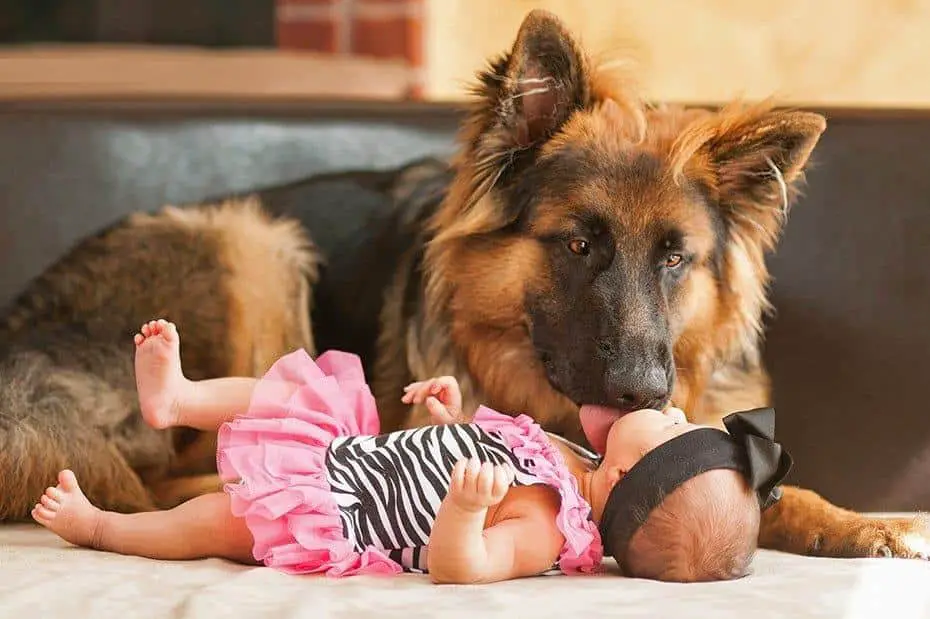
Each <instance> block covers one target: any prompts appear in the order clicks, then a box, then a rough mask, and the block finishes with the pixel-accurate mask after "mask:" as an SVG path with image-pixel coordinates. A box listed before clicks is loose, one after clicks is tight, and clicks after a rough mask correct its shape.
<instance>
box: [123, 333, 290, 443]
mask: <svg viewBox="0 0 930 619" xmlns="http://www.w3.org/2000/svg"><path fill="white" fill-rule="evenodd" d="M135 343H136V386H137V388H138V390H139V404H140V406H141V408H142V416H143V417H144V418H145V420H146V422H147V423H148V424H149V425H151V426H153V427H156V428H170V427H172V426H188V427H191V428H196V429H198V430H207V431H213V430H217V429H218V428H219V427H220V426H221V425H223V423H225V422H227V421H230V420H231V419H233V418H234V417H236V416H237V415H241V414H243V413H244V412H245V411H246V410H247V409H248V407H249V401H250V400H251V398H252V391H253V390H254V389H255V385H256V384H258V380H257V379H255V378H248V377H230V378H216V379H212V380H201V381H191V380H188V379H187V378H186V377H185V376H184V372H183V371H182V370H181V340H180V337H179V336H178V330H177V327H175V325H174V323H171V322H167V321H165V320H153V321H151V322H149V323H146V324H144V325H142V329H141V332H140V333H137V334H136V337H135ZM269 388H271V386H269ZM280 388H281V389H282V391H285V392H286V394H285V395H290V393H292V392H293V390H294V389H295V388H296V385H292V384H290V383H281V385H280Z"/></svg>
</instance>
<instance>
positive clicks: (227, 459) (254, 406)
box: [217, 350, 402, 576]
mask: <svg viewBox="0 0 930 619" xmlns="http://www.w3.org/2000/svg"><path fill="white" fill-rule="evenodd" d="M378 433H379V422H378V412H377V409H376V407H375V401H374V398H373V397H372V395H371V391H370V390H369V389H368V385H366V384H365V376H364V372H363V370H362V365H361V361H360V360H359V358H358V357H357V356H355V355H352V354H349V353H343V352H338V351H330V352H327V353H324V354H323V355H321V356H320V357H319V358H318V359H317V361H316V362H315V363H314V361H313V359H311V358H310V355H308V354H307V353H306V351H304V350H298V351H296V352H293V353H291V354H289V355H286V356H284V357H282V358H281V359H279V360H278V361H277V362H276V363H275V364H274V366H273V367H272V368H271V369H270V370H269V371H268V373H267V374H265V376H264V378H263V379H262V380H260V381H259V382H258V385H257V386H256V388H255V391H254V393H253V395H252V401H251V404H250V406H249V410H248V412H247V413H246V415H244V416H242V417H240V418H237V419H236V420H234V421H231V422H229V423H226V424H224V425H223V427H221V428H220V432H219V439H218V447H217V465H218V468H219V473H220V475H221V476H222V478H223V479H224V480H225V481H227V482H230V483H227V484H226V492H227V493H228V494H229V497H230V501H231V508H232V513H233V515H235V516H237V517H240V518H244V519H245V522H246V526H248V528H249V530H250V531H251V532H252V535H253V537H254V538H255V546H254V548H253V554H254V556H255V559H256V560H258V561H261V562H263V563H264V564H265V565H267V566H269V567H274V568H276V569H279V570H282V571H285V572H289V573H294V574H326V575H329V576H349V575H355V574H397V573H400V572H401V571H402V569H401V566H400V565H398V564H397V563H395V562H394V561H391V560H390V559H389V558H388V557H387V556H386V555H385V554H384V553H383V552H381V551H380V550H378V549H376V548H373V547H369V548H367V549H366V550H364V551H363V552H357V551H356V550H355V549H354V548H353V546H352V544H351V543H350V542H349V541H348V540H346V538H345V536H344V534H343V529H342V520H341V519H340V516H339V508H338V506H337V505H336V503H335V500H334V499H333V496H332V494H331V493H330V488H329V484H328V483H327V481H326V473H325V470H326V469H325V458H326V451H327V449H328V447H329V445H330V443H331V442H332V441H333V439H335V438H337V437H340V436H357V435H360V434H365V435H376V434H378Z"/></svg>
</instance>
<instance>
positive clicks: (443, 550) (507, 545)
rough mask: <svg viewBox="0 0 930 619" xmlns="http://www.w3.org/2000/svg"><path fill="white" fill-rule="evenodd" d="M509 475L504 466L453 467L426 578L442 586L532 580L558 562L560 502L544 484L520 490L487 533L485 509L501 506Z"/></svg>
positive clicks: (474, 463)
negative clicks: (531, 578) (450, 482)
mask: <svg viewBox="0 0 930 619" xmlns="http://www.w3.org/2000/svg"><path fill="white" fill-rule="evenodd" d="M512 479H513V474H512V472H511V471H510V469H509V468H507V467H492V466H491V465H490V464H489V463H485V465H483V466H481V467H480V469H479V467H478V466H477V461H475V460H472V461H465V460H462V461H460V462H458V463H457V464H456V465H455V468H454V469H453V473H452V484H451V486H450V488H449V494H448V495H447V496H446V498H445V500H443V502H442V505H441V506H440V508H439V513H438V514H437V515H436V521H435V522H434V523H433V531H432V534H431V535H430V541H429V554H428V555H427V562H428V568H429V573H430V578H431V579H432V581H433V582H435V583H442V584H473V583H489V582H496V581H500V580H509V579H513V578H521V577H524V576H535V575H537V574H541V573H542V572H545V571H546V570H548V569H549V568H551V567H552V565H553V564H554V563H555V561H556V559H558V556H559V552H560V551H561V549H562V545H563V544H564V543H565V539H564V538H563V537H562V534H561V533H560V532H559V530H558V528H557V526H556V524H555V519H556V515H557V514H558V510H559V499H558V496H556V495H555V493H553V492H551V490H550V489H549V488H547V487H544V486H539V487H537V486H529V487H519V488H514V489H512V490H511V492H513V494H512V495H511V496H510V497H509V498H508V500H507V502H506V503H505V504H504V505H501V506H500V508H499V509H498V510H497V513H496V514H494V521H493V523H492V524H491V526H489V527H488V528H487V529H485V520H486V518H487V514H488V507H490V506H492V505H496V504H498V503H500V502H501V500H502V499H503V497H504V496H505V495H506V494H507V492H508V490H510V483H511V480H512Z"/></svg>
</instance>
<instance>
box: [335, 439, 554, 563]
mask: <svg viewBox="0 0 930 619" xmlns="http://www.w3.org/2000/svg"><path fill="white" fill-rule="evenodd" d="M472 457H477V458H478V459H479V460H481V461H482V462H491V463H493V464H505V463H506V464H510V465H511V466H512V467H513V469H514V473H515V475H514V477H515V480H514V482H515V484H517V485H530V484H534V483H539V481H538V479H537V478H536V477H534V475H533V473H532V471H533V468H534V466H535V463H534V462H532V461H526V462H517V461H516V458H515V457H514V455H513V454H512V452H511V451H510V450H509V449H508V448H507V447H506V445H505V444H504V442H503V441H502V440H501V438H500V437H499V436H498V435H496V434H495V433H493V432H486V431H484V430H482V429H481V428H479V427H478V426H477V425H474V424H448V425H436V426H428V427H425V428H417V429H414V430H403V431H400V432H392V433H390V434H383V435H380V436H347V437H340V438H337V439H335V440H334V441H333V443H332V444H331V445H330V447H329V450H328V451H327V454H326V478H327V481H328V482H329V485H330V488H331V490H332V493H333V496H334V497H335V500H336V504H337V505H338V506H339V509H340V512H341V516H342V525H343V532H344V534H345V537H346V539H348V540H349V541H350V542H351V543H352V544H354V546H355V549H356V550H357V551H359V552H361V551H362V550H364V549H365V548H366V547H368V546H374V547H376V548H380V549H382V550H384V551H386V552H387V554H388V556H389V557H390V558H391V559H392V560H393V561H395V562H396V563H398V564H400V565H401V566H402V567H403V568H404V570H405V571H410V572H426V547H427V544H428V543H429V536H430V532H431V531H432V529H433V521H435V519H436V513H437V511H438V510H439V504H440V503H441V502H442V500H443V498H444V497H445V496H446V494H447V493H448V490H449V482H450V473H451V472H452V467H453V466H454V465H455V463H456V461H458V460H460V459H462V458H472Z"/></svg>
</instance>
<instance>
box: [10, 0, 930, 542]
mask: <svg viewBox="0 0 930 619" xmlns="http://www.w3.org/2000/svg"><path fill="white" fill-rule="evenodd" d="M824 128H825V121H824V119H823V118H822V117H820V116H818V115H816V114H812V113H807V112H797V111H784V110H777V109H774V108H772V107H771V106H769V105H752V106H748V105H736V104H734V105H732V106H728V107H725V108H723V109H721V110H716V111H709V110H699V109H679V108H650V107H648V106H645V105H643V104H642V103H641V102H640V101H639V100H638V99H637V97H636V96H635V92H633V91H631V90H630V89H629V88H627V87H625V86H624V84H623V82H622V81H617V80H614V79H612V78H611V75H610V74H609V73H606V72H602V71H598V70H597V68H596V67H594V66H592V65H591V63H590V62H589V60H588V59H587V58H586V56H585V54H584V52H583V50H582V49H581V48H580V47H579V45H578V44H577V43H576V42H575V40H574V39H573V38H572V36H571V35H570V34H569V33H568V32H567V31H566V30H565V28H564V27H563V26H562V24H561V23H560V22H559V21H558V20H557V19H556V18H555V17H553V16H552V15H550V14H548V13H545V12H542V11H534V12H532V13H530V14H529V15H528V16H527V18H526V20H525V22H524V24H523V26H522V27H521V29H520V32H519V33H518V35H517V38H516V41H515V43H514V46H513V49H512V50H511V52H510V53H508V54H506V55H504V56H502V57H501V58H500V59H498V60H496V61H495V62H493V63H492V65H491V67H490V68H489V69H488V70H487V71H486V72H485V73H483V74H482V76H481V80H480V82H479V85H478V87H477V89H476V98H475V104H474V108H473V109H472V111H471V113H470V115H469V117H468V118H467V120H466V122H465V124H464V126H463V129H462V135H461V151H460V153H459V157H458V158H457V159H456V160H455V162H454V163H453V164H452V165H451V167H450V166H447V165H444V164H442V163H437V162H433V163H423V164H414V165H411V166H408V167H406V168H404V169H402V170H399V171H397V173H396V174H375V175H369V176H364V175H360V176H357V177H353V176H352V175H347V176H346V177H345V179H344V180H345V181H346V182H352V179H356V180H357V182H358V183H359V184H360V185H361V184H364V185H365V187H366V189H367V190H371V191H373V192H375V193H378V194H379V195H381V196H382V197H383V199H384V202H385V205H386V206H387V207H389V208H388V209H387V210H388V211H389V212H390V216H391V218H392V219H391V220H390V223H389V224H387V225H385V226H384V232H385V238H383V239H381V240H380V241H379V242H378V243H372V244H371V248H369V249H367V250H366V249H364V248H361V247H358V248H356V249H357V250H358V251H359V252H362V254H363V253H364V252H365V251H368V252H370V255H369V258H368V264H370V265H380V269H379V268H375V267H374V266H372V268H371V269H361V268H360V269H359V270H358V278H357V281H355V282H354V283H332V282H330V283H328V284H327V282H326V277H325V273H324V275H323V278H322V281H320V282H319V284H317V277H318V276H317V268H316V267H317V252H316V251H315V250H314V248H313V246H312V245H311V244H310V242H309V241H308V239H307V237H306V236H305V235H306V233H307V232H309V234H310V235H313V233H314V230H313V226H312V225H311V224H310V223H309V219H308V218H307V217H305V216H304V215H305V212H304V211H306V210H308V209H312V200H310V199H308V198H307V197H308V196H312V195H313V193H312V191H311V188H312V187H313V186H314V184H315V181H313V180H310V181H307V183H304V184H296V185H294V186H289V187H285V188H276V189H273V190H269V191H266V192H262V193H260V194H259V195H258V198H257V202H260V203H262V204H263V205H264V206H266V207H268V208H269V209H270V210H271V211H272V212H274V213H276V214H287V215H290V216H292V217H294V218H296V219H297V220H300V222H301V223H302V224H303V228H304V230H305V231H307V232H304V231H302V230H301V229H300V227H299V226H297V225H296V224H295V223H294V222H293V221H292V220H288V219H284V220H272V219H270V218H269V217H268V216H266V215H265V214H264V213H262V212H261V211H260V209H259V208H258V206H257V205H256V202H255V201H246V203H235V202H230V203H226V204H222V205H218V206H207V207H199V208H193V209H189V210H176V209H169V210H166V211H164V212H162V213H159V214H157V215H154V216H137V217H134V218H131V219H130V220H128V221H127V222H125V223H123V224H121V225H119V226H117V227H116V228H114V229H112V230H110V231H107V232H106V233H104V234H102V235H101V236H99V237H97V238H94V239H90V240H88V241H86V242H85V243H83V244H82V245H81V246H79V247H78V248H77V249H76V250H74V251H73V252H71V253H70V254H69V255H68V256H66V257H65V258H64V259H63V260H62V261H61V262H59V264H58V265H57V266H55V267H53V268H52V269H50V270H49V271H48V272H47V273H46V274H45V275H43V276H42V277H41V278H40V279H39V280H38V281H37V282H35V283H34V284H33V285H32V287H31V288H30V289H29V291H27V293H26V294H25V295H24V296H23V297H22V298H21V299H20V300H19V301H18V302H17V304H16V305H15V306H14V307H13V309H12V310H11V311H10V313H9V314H8V315H7V316H6V318H5V319H4V323H3V327H2V331H0V333H2V335H3V338H4V343H5V346H6V354H5V357H4V361H3V365H2V367H0V402H2V404H0V479H4V480H7V481H4V482H2V486H0V519H5V520H6V519H17V518H23V517H25V515H26V514H27V513H28V510H29V508H30V507H31V504H32V502H33V501H34V500H35V497H37V496H38V495H39V493H40V492H41V490H42V488H44V486H45V485H46V484H47V483H49V482H50V481H51V480H52V479H53V478H54V473H55V472H56V471H57V470H58V468H60V467H61V466H63V465H68V466H71V467H73V468H75V469H76V470H77V472H78V474H79V476H80V477H82V478H83V480H84V483H85V485H86V486H87V489H88V495H89V496H90V497H91V499H92V500H94V501H95V502H97V503H99V504H101V505H103V506H104V507H108V508H111V509H139V508H145V507H150V506H152V505H155V504H157V505H171V504H174V503H176V502H177V501H178V500H180V499H182V498H185V497H187V496H191V495H193V494H197V493H198V492H202V491H204V490H206V489H212V488H215V487H216V480H215V478H214V477H212V476H211V473H212V472H213V471H212V470H211V468H210V467H211V464H212V455H211V449H212V448H213V442H212V440H210V439H211V437H209V436H204V435H198V434H195V433H188V432H175V433H172V434H170V435H168V434H165V433H158V432H155V431H153V430H151V429H149V428H147V427H145V426H144V425H143V424H141V423H140V421H139V416H138V414H137V412H138V411H137V404H136V401H135V398H134V391H133V385H132V372H131V364H130V359H131V356H130V355H131V350H132V347H131V343H130V342H131V334H132V332H133V331H134V330H135V329H136V328H137V327H138V325H139V324H140V323H141V322H142V321H143V320H146V319H149V318H152V317H158V316H163V317H167V318H169V319H171V320H174V321H176V322H177V323H178V324H179V327H180V330H181V332H182V337H183V345H182V354H183V357H184V359H183V360H184V364H185V368H186V370H187V372H188V374H189V375H190V376H191V377H192V378H202V377H208V376H222V375H230V374H238V375H258V374H260V373H261V372H262V371H264V369H266V368H267V367H268V366H269V364H270V363H271V362H272V361H273V360H274V359H275V358H276V357H278V356H280V355H281V354H283V353H284V352H286V351H288V350H291V349H293V348H296V347H299V346H303V347H305V348H307V349H309V350H311V351H312V350H313V340H312V337H311V332H310V326H309V321H308V318H307V317H308V312H309V309H310V307H311V303H310V297H311V290H312V291H313V295H314V300H315V302H316V301H319V300H320V298H321V297H320V296H319V294H318V293H319V292H320V291H323V290H324V289H326V286H329V288H330V289H332V288H334V287H335V288H337V289H338V288H340V286H341V287H342V289H341V291H337V292H336V293H332V294H330V293H329V292H327V293H326V294H325V295H324V296H325V297H326V299H328V300H327V301H326V303H329V305H328V306H327V307H328V308H329V311H328V312H322V314H327V313H335V314H337V315H338V314H339V313H340V312H339V311H338V310H340V309H341V308H351V312H352V313H350V311H349V310H348V309H347V311H346V313H344V314H342V317H343V318H344V322H343V323H342V324H340V327H341V328H342V330H343V331H345V332H349V331H351V330H352V327H353V326H359V328H360V329H361V331H362V332H366V333H367V332H368V330H369V328H371V330H374V326H373V325H375V324H376V323H375V322H374V320H375V317H376V312H380V327H379V331H380V332H379V334H378V343H377V359H376V361H375V363H374V364H373V363H372V358H371V357H372V356H373V355H372V354H364V353H368V352H369V346H368V345H367V344H359V346H358V348H359V349H360V350H357V352H360V353H363V354H364V356H365V361H366V366H367V367H368V368H369V369H371V366H372V365H374V380H373V382H374V386H375V394H376V396H377V398H378V403H379V407H380V410H381V413H382V416H383V418H384V422H383V426H384V427H385V429H392V428H396V427H401V426H414V425H420V424H423V423H427V422H428V417H427V415H426V413H425V411H423V410H421V409H413V410H412V411H411V410H410V409H407V408H406V407H403V406H401V405H400V400H399V397H400V394H401V389H402V387H403V385H405V384H406V383H407V382H409V381H410V380H413V379H422V378H427V377H429V376H436V375H442V374H451V375H455V376H457V377H458V378H459V380H460V381H461V383H462V385H463V388H464V391H465V396H466V402H467V404H466V409H467V410H473V409H474V407H475V406H476V405H477V404H478V403H479V402H480V403H486V404H488V405H490V406H492V407H494V408H497V409H498V410H502V411H505V412H509V413H528V414H531V415H533V416H534V417H535V418H536V419H538V420H539V421H540V422H541V423H542V424H544V426H545V427H546V428H547V429H549V430H550V431H553V432H557V433H560V434H563V435H565V436H567V437H569V438H572V439H575V440H580V439H581V438H582V436H581V432H580V424H579V421H578V409H579V405H582V404H599V405H606V406H611V407H614V408H619V409H629V408H632V407H636V406H646V405H649V406H661V405H664V404H666V403H667V402H669V401H672V402H674V403H675V404H677V405H678V406H681V407H682V408H684V409H685V410H686V411H688V412H689V414H691V416H692V418H693V419H695V420H697V421H701V422H706V423H719V421H720V418H721V416H722V415H723V414H725V413H728V412H731V411H733V410H739V409H746V408H750V407H754V406H760V405H764V404H766V403H767V402H768V400H769V384H768V378H767V375H766V372H765V370H764V368H763V367H762V365H761V360H760V354H759V345H760V344H759V342H760V337H761V324H762V318H763V314H764V312H765V310H766V308H767V298H766V289H767V285H768V273H767V270H766V265H765V261H764V256H765V253H766V252H768V251H770V250H771V249H773V247H774V245H775V242H776V240H777V238H778V236H779V234H780V232H781V227H782V224H783V221H784V216H785V213H786V210H787V207H788V204H789V203H790V202H791V200H793V198H794V195H795V193H796V191H797V186H798V184H799V183H800V182H801V180H802V177H803V171H804V168H805V165H806V163H807V160H808V157H809V155H810V154H811V152H812V150H813V148H814V147H815V145H816V143H817V141H818V139H819V137H820V134H821V133H822V132H823V130H824ZM295 204H298V205H300V206H298V207H294V205H295ZM280 205H288V206H285V207H282V208H277V207H278V206H280ZM364 263H365V259H359V260H358V261H357V264H358V265H362V264H364ZM385 263H388V264H389V267H390V271H389V272H385V271H384V264H385ZM353 264H356V263H353ZM371 291H374V292H375V293H376V297H377V299H378V301H381V300H382V299H383V306H382V304H381V303H380V302H371V303H366V302H365V299H366V298H367V297H366V296H365V295H371V294H372V292H371ZM359 308H361V309H359ZM322 314H321V315H322ZM314 327H315V330H316V328H317V327H318V325H314ZM63 334H64V335H63ZM37 338H39V339H37ZM338 341H339V340H338V338H335V339H332V340H329V341H327V342H326V345H327V346H329V345H337V344H338ZM346 341H347V342H348V341H349V339H347V340H346ZM351 344H353V345H354V342H351ZM350 347H351V346H350ZM198 476H199V477H198ZM925 527H926V523H924V522H921V521H918V520H871V519H866V518H864V517H862V516H859V515H856V514H854V513H851V512H848V511H845V510H841V509H839V508H837V507H834V506H832V505H830V504H829V503H827V502H826V501H824V500H823V499H822V498H820V497H819V496H817V495H816V494H814V493H812V492H810V491H806V490H801V489H797V488H786V489H785V494H784V497H783V499H782V501H781V502H780V503H779V504H777V506H776V507H775V508H773V509H771V510H769V511H768V512H767V513H766V515H765V520H764V523H763V532H762V536H761V540H760V541H761V543H762V545H764V546H768V547H774V548H779V549H783V550H787V551H791V552H796V553H809V554H818V555H825V556H875V555H884V554H891V555H894V556H914V555H915V554H917V552H918V550H917V546H915V542H919V543H924V544H925V543H926V542H927V531H926V528H925ZM918 545H919V544H918Z"/></svg>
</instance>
